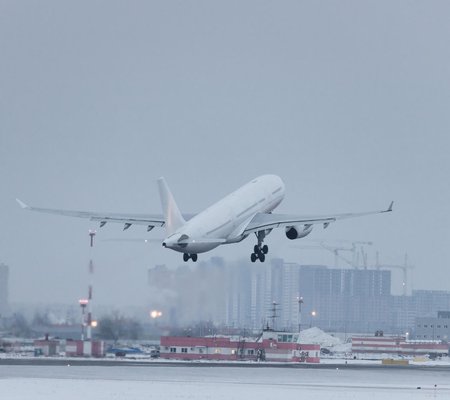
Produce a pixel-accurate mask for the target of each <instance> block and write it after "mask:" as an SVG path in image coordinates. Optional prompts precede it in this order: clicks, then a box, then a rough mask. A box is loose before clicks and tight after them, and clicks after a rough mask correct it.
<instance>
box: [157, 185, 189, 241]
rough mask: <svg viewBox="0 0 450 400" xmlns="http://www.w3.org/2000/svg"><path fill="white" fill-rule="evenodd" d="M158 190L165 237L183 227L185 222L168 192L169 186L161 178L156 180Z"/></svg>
mask: <svg viewBox="0 0 450 400" xmlns="http://www.w3.org/2000/svg"><path fill="white" fill-rule="evenodd" d="M158 189H159V197H160V198H161V206H162V209H163V213H164V218H165V225H166V232H167V235H171V234H172V233H174V232H175V231H176V230H177V229H178V228H180V227H181V226H183V225H184V224H185V223H186V221H185V220H184V218H183V216H182V215H181V212H180V210H179V208H178V206H177V203H175V199H174V198H173V195H172V193H171V192H170V189H169V186H167V183H166V180H165V179H164V178H162V177H161V178H159V179H158Z"/></svg>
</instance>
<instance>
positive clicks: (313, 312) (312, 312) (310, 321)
mask: <svg viewBox="0 0 450 400" xmlns="http://www.w3.org/2000/svg"><path fill="white" fill-rule="evenodd" d="M316 315H317V313H316V312H315V311H314V310H313V311H311V319H310V320H309V327H310V328H311V327H312V320H313V318H314V317H315V316H316Z"/></svg>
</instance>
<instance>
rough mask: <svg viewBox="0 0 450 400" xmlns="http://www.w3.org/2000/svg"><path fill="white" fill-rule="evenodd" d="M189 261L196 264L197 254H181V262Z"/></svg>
mask: <svg viewBox="0 0 450 400" xmlns="http://www.w3.org/2000/svg"><path fill="white" fill-rule="evenodd" d="M189 259H191V260H192V261H194V262H196V261H197V254H188V253H183V261H184V262H187V261H189Z"/></svg>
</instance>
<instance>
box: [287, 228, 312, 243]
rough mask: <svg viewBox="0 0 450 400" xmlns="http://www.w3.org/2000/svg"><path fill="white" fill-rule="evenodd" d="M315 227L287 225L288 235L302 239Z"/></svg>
mask: <svg viewBox="0 0 450 400" xmlns="http://www.w3.org/2000/svg"><path fill="white" fill-rule="evenodd" d="M312 229H313V226H312V225H300V226H287V227H286V237H287V238H288V239H291V240H294V239H301V238H304V237H305V236H308V235H309V234H310V233H311V231H312Z"/></svg>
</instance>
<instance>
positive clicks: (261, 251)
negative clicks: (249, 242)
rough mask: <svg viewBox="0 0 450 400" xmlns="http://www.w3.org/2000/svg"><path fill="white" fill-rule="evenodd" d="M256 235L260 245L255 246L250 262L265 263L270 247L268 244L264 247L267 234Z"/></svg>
mask: <svg viewBox="0 0 450 400" xmlns="http://www.w3.org/2000/svg"><path fill="white" fill-rule="evenodd" d="M255 235H256V237H257V239H258V244H255V247H254V248H253V253H252V254H251V255H250V260H251V261H252V262H255V261H256V260H258V259H259V261H261V262H264V261H265V259H266V254H267V253H268V252H269V247H268V246H267V245H266V244H265V245H263V241H264V238H265V237H266V232H265V231H259V232H255Z"/></svg>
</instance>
